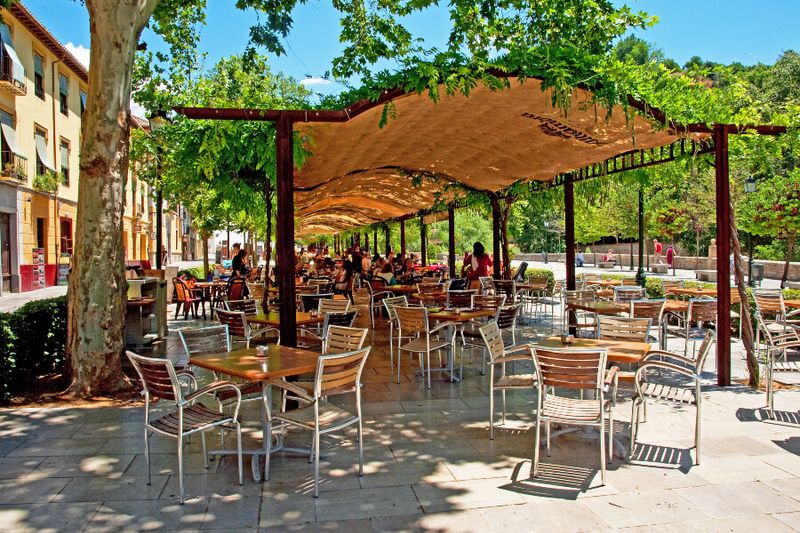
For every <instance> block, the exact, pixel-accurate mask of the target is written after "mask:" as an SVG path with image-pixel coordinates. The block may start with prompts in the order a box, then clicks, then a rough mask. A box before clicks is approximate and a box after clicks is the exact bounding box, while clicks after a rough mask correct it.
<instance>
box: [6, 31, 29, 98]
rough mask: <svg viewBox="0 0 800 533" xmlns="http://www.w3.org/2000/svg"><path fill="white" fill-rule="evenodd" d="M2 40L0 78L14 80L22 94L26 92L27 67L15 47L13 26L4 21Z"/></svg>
mask: <svg viewBox="0 0 800 533" xmlns="http://www.w3.org/2000/svg"><path fill="white" fill-rule="evenodd" d="M0 41H2V43H0V44H1V45H2V46H0V78H2V79H3V80H5V81H10V82H13V84H14V85H15V86H16V87H19V88H21V89H22V94H25V83H26V79H25V67H23V66H22V62H21V61H20V60H19V56H18V55H17V51H16V49H15V48H14V41H13V40H12V39H11V28H9V27H8V26H7V25H5V24H2V23H0ZM18 94H19V93H18Z"/></svg>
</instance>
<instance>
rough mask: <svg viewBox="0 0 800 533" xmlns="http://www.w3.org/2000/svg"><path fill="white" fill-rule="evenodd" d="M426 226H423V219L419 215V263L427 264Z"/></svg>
mask: <svg viewBox="0 0 800 533" xmlns="http://www.w3.org/2000/svg"><path fill="white" fill-rule="evenodd" d="M427 233H428V232H427V226H425V219H423V218H422V217H419V243H420V244H419V247H420V252H419V253H420V255H421V256H422V257H420V264H421V265H422V266H428V235H427Z"/></svg>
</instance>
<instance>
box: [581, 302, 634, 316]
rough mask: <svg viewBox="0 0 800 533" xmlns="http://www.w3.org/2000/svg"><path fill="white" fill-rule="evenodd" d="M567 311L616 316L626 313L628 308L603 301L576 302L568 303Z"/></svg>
mask: <svg viewBox="0 0 800 533" xmlns="http://www.w3.org/2000/svg"><path fill="white" fill-rule="evenodd" d="M567 309H572V310H576V309H577V310H581V311H589V312H590V313H596V314H598V315H618V314H619V313H626V312H628V310H629V309H630V306H628V305H624V304H620V303H616V302H607V301H604V300H578V301H574V302H568V303H567Z"/></svg>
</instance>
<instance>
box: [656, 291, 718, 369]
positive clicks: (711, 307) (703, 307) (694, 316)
mask: <svg viewBox="0 0 800 533" xmlns="http://www.w3.org/2000/svg"><path fill="white" fill-rule="evenodd" d="M670 314H671V315H672V316H675V317H677V319H678V326H677V327H673V328H670V327H669V326H667V332H669V333H673V334H674V335H677V336H679V337H683V338H685V339H686V344H685V345H684V349H683V355H684V357H686V356H688V354H689V342H690V341H691V342H692V352H694V346H695V344H696V343H697V341H699V340H702V339H703V338H704V337H705V333H706V331H707V330H708V327H704V326H703V324H708V323H709V322H713V323H716V321H717V300H716V298H692V299H690V300H689V309H688V310H687V312H686V317H685V318H684V317H682V316H680V315H676V314H674V313H670ZM692 324H697V327H695V328H692V327H691V326H692ZM664 342H666V339H665V340H664Z"/></svg>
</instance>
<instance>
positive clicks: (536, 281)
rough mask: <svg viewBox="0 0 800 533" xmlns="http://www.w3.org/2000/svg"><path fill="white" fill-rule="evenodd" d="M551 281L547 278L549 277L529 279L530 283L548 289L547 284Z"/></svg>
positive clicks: (532, 277)
mask: <svg viewBox="0 0 800 533" xmlns="http://www.w3.org/2000/svg"><path fill="white" fill-rule="evenodd" d="M549 281H550V280H549V279H548V278H547V276H531V277H530V278H528V283H530V284H532V285H543V286H545V287H547V283H548V282H549Z"/></svg>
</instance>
